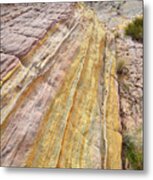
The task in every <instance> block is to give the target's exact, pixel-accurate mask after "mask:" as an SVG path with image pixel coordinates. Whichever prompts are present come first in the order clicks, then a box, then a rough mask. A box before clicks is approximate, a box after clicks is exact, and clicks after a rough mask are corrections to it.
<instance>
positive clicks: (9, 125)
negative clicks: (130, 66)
mask: <svg viewBox="0 0 153 180" xmlns="http://www.w3.org/2000/svg"><path fill="white" fill-rule="evenodd" d="M1 23H2V24H1V49H0V51H1V55H0V56H1V71H0V73H1V79H0V80H1V166H14V167H47V168H56V167H57V168H96V169H122V134H121V133H122V122H121V118H120V109H121V103H120V97H119V94H118V89H119V87H118V80H117V75H116V66H117V55H118V54H117V53H118V51H116V49H117V48H118V45H117V44H116V40H115V37H114V35H113V33H112V32H110V30H109V29H106V27H104V25H103V23H102V21H100V20H99V19H98V17H97V14H96V13H95V12H94V11H93V10H91V9H90V8H89V7H88V6H87V5H86V4H84V3H37V4H5V5H4V4H3V5H1ZM119 41H120V40H119Z"/></svg>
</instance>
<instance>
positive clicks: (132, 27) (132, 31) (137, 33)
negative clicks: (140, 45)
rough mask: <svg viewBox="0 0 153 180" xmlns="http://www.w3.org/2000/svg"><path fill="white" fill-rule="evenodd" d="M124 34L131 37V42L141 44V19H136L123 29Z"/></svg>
mask: <svg viewBox="0 0 153 180" xmlns="http://www.w3.org/2000/svg"><path fill="white" fill-rule="evenodd" d="M125 34H126V35H127V36H131V37H132V39H133V40H136V41H139V42H143V18H142V17H137V18H136V19H135V20H134V21H133V22H131V23H130V24H128V26H127V27H126V28H125Z"/></svg>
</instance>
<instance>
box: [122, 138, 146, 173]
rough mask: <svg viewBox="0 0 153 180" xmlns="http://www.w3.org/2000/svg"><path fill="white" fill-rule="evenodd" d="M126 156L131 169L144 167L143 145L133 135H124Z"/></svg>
mask: <svg viewBox="0 0 153 180" xmlns="http://www.w3.org/2000/svg"><path fill="white" fill-rule="evenodd" d="M123 151H124V156H125V157H126V158H127V159H128V162H129V166H130V167H129V168H130V169H137V170H141V169H143V154H142V147H141V146H138V145H137V144H136V143H135V142H134V139H132V137H131V136H128V135H126V136H124V137H123Z"/></svg>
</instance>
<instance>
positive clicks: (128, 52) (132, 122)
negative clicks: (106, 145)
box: [88, 0, 143, 168]
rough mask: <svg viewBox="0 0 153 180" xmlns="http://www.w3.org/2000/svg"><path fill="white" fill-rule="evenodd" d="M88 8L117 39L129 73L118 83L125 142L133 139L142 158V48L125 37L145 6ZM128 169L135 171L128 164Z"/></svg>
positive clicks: (111, 4)
mask: <svg viewBox="0 0 153 180" xmlns="http://www.w3.org/2000/svg"><path fill="white" fill-rule="evenodd" d="M88 5H89V6H91V7H92V8H93V10H94V11H95V12H96V13H97V15H98V17H99V19H100V20H101V21H102V22H103V23H105V26H106V28H107V31H108V30H110V31H111V32H112V33H113V34H114V35H115V39H116V40H115V41H116V42H115V44H116V59H117V63H119V62H120V61H123V62H124V63H125V67H126V69H127V70H128V73H127V74H126V76H125V77H124V76H123V77H122V79H121V80H120V79H118V82H119V97H120V119H121V122H122V135H123V137H125V139H126V141H127V138H130V139H131V141H132V143H133V144H134V145H135V146H136V147H138V149H137V153H138V152H140V154H143V113H142V112H143V44H142V43H139V42H136V41H133V40H132V39H131V38H130V37H126V36H125V35H124V28H125V26H126V25H127V24H128V23H129V22H131V21H132V20H133V19H134V18H135V17H137V16H142V15H143V3H142V1H139V0H135V1H116V2H115V1H114V2H113V1H112V2H101V3H95V2H91V3H88ZM126 143H127V142H124V141H123V150H122V151H123V152H122V154H123V156H126V155H125V154H124V144H126ZM126 146H127V145H126ZM125 158H126V157H125ZM123 159H124V157H123ZM123 166H124V161H123ZM125 166H126V167H125V168H132V167H131V165H129V164H128V163H126V165H125ZM127 166H128V167H127Z"/></svg>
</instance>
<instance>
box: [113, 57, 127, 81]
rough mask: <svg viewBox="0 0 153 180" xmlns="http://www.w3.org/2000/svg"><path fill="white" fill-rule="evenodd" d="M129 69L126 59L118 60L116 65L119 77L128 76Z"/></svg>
mask: <svg viewBox="0 0 153 180" xmlns="http://www.w3.org/2000/svg"><path fill="white" fill-rule="evenodd" d="M128 72H129V70H128V68H127V67H126V63H125V61H124V60H118V62H117V65H116V73H117V75H118V78H121V77H123V76H126V75H127V74H128Z"/></svg>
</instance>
